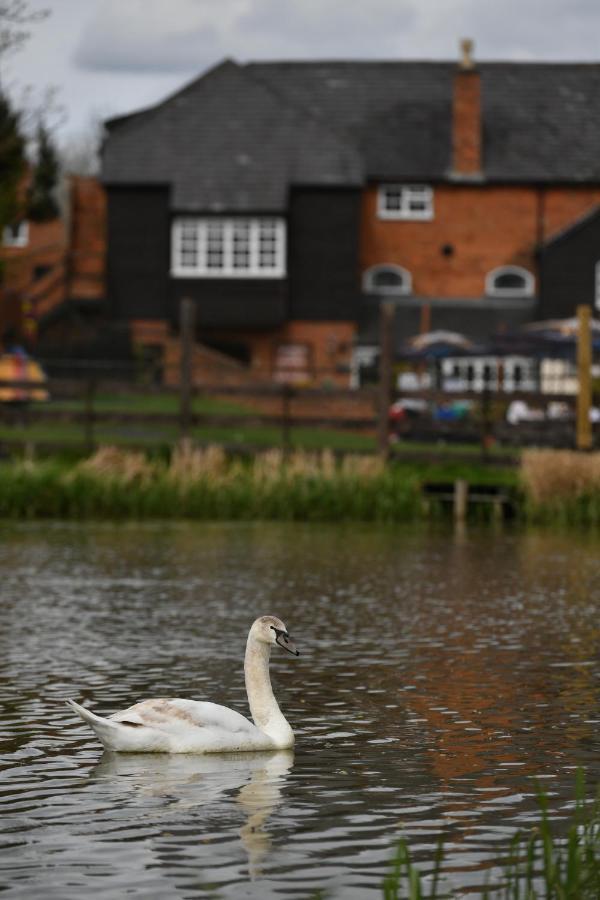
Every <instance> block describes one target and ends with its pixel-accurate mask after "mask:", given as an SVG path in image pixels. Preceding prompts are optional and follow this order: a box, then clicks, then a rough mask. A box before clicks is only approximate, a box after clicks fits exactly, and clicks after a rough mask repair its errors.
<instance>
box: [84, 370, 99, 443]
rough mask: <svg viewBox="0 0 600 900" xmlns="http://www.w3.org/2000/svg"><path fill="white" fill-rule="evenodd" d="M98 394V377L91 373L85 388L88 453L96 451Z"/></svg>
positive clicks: (85, 426)
mask: <svg viewBox="0 0 600 900" xmlns="http://www.w3.org/2000/svg"><path fill="white" fill-rule="evenodd" d="M95 396H96V379H95V378H94V377H93V376H91V375H90V377H89V378H88V379H87V381H86V390H85V425H84V428H85V445H86V448H87V452H88V453H93V452H94V399H95Z"/></svg>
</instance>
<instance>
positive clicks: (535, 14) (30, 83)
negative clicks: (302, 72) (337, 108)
mask: <svg viewBox="0 0 600 900" xmlns="http://www.w3.org/2000/svg"><path fill="white" fill-rule="evenodd" d="M29 6H30V8H31V9H32V10H41V9H49V10H50V15H49V16H48V17H47V18H46V19H45V20H44V21H42V22H39V23H38V24H36V25H35V26H33V29H32V36H31V38H30V40H29V42H28V43H27V45H26V47H25V48H24V49H23V50H21V51H20V52H18V53H14V54H12V55H11V57H10V58H8V59H7V60H5V61H4V62H3V66H2V69H1V70H0V78H1V79H2V84H3V85H4V86H6V87H8V89H9V91H10V93H11V94H12V95H13V96H14V97H24V96H25V95H24V91H25V89H26V88H29V89H30V90H29V96H30V100H29V101H28V102H29V103H31V104H32V105H35V104H38V105H39V104H40V103H44V102H45V101H44V99H43V98H44V97H45V93H46V91H47V89H48V88H52V89H53V90H54V91H55V94H56V99H57V102H58V103H59V104H60V106H61V107H62V112H61V113H60V115H58V114H56V115H55V123H54V124H55V128H56V133H57V136H58V140H59V141H63V142H65V141H66V142H68V141H69V140H71V139H74V138H75V136H77V135H81V134H84V133H85V132H86V131H88V132H89V130H90V128H91V127H92V123H93V121H94V120H98V119H99V118H102V119H104V118H108V117H110V116H113V115H119V114H122V113H125V112H130V111H133V110H135V109H139V108H141V107H144V106H148V105H152V104H154V103H157V102H158V101H160V100H161V99H163V98H164V97H165V96H168V95H169V94H170V93H173V92H174V91H175V90H177V89H178V88H179V87H180V86H182V85H183V84H185V83H186V82H187V81H189V80H191V79H192V78H194V77H196V76H197V75H199V74H201V73H202V72H203V71H205V70H206V69H207V68H209V67H211V66H212V65H214V64H215V63H217V62H219V61H220V60H222V59H223V58H225V57H230V58H233V59H236V60H237V61H239V62H246V61H249V60H259V59H274V60H275V59H276V60H284V59H324V58H327V59H391V60H394V59H456V58H457V56H458V42H459V39H460V38H461V37H470V38H472V39H473V40H474V41H475V56H476V58H478V59H481V60H484V59H495V60H524V61H530V60H569V61H586V62H596V61H600V2H599V0H502V2H501V3H499V2H498V0H362V2H352V0H29Z"/></svg>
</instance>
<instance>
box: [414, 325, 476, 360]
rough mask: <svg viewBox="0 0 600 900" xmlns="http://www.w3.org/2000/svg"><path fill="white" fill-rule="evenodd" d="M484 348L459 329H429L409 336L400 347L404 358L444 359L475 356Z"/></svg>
mask: <svg viewBox="0 0 600 900" xmlns="http://www.w3.org/2000/svg"><path fill="white" fill-rule="evenodd" d="M482 352H483V348H482V347H480V346H479V345H477V344H475V343H474V342H473V341H472V340H471V339H470V338H468V337H466V335H464V334H459V332H457V331H443V330H439V331H427V332H425V333H424V334H417V335H415V336H414V337H410V338H408V339H407V340H406V341H404V343H403V344H402V346H401V348H400V353H399V356H400V357H402V358H403V359H443V358H444V357H446V356H473V355H474V354H477V353H482Z"/></svg>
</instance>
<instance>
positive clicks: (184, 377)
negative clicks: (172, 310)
mask: <svg viewBox="0 0 600 900" xmlns="http://www.w3.org/2000/svg"><path fill="white" fill-rule="evenodd" d="M195 312H196V310H195V307H194V301H193V300H191V299H190V298H189V297H184V298H183V300H182V301H181V306H180V308H179V339H180V341H181V372H180V384H179V389H180V393H179V400H180V406H179V412H180V434H181V440H182V441H189V439H190V426H191V418H192V386H193V384H192V383H193V356H194V342H195V336H196V335H195V329H196V322H195V318H196V317H195Z"/></svg>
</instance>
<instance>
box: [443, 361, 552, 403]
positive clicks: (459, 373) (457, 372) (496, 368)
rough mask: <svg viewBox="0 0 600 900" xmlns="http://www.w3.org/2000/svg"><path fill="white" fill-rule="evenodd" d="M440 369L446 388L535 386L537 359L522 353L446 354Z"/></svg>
mask: <svg viewBox="0 0 600 900" xmlns="http://www.w3.org/2000/svg"><path fill="white" fill-rule="evenodd" d="M441 369H442V378H443V387H444V390H446V391H478V392H482V391H485V390H489V391H497V390H499V389H501V390H502V391H504V392H505V393H507V394H512V393H513V392H514V391H534V390H537V363H536V361H535V360H534V359H531V358H529V357H526V356H506V357H504V358H503V359H499V358H498V357H495V356H472V357H469V356H459V357H446V359H443V360H442V364H441Z"/></svg>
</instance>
